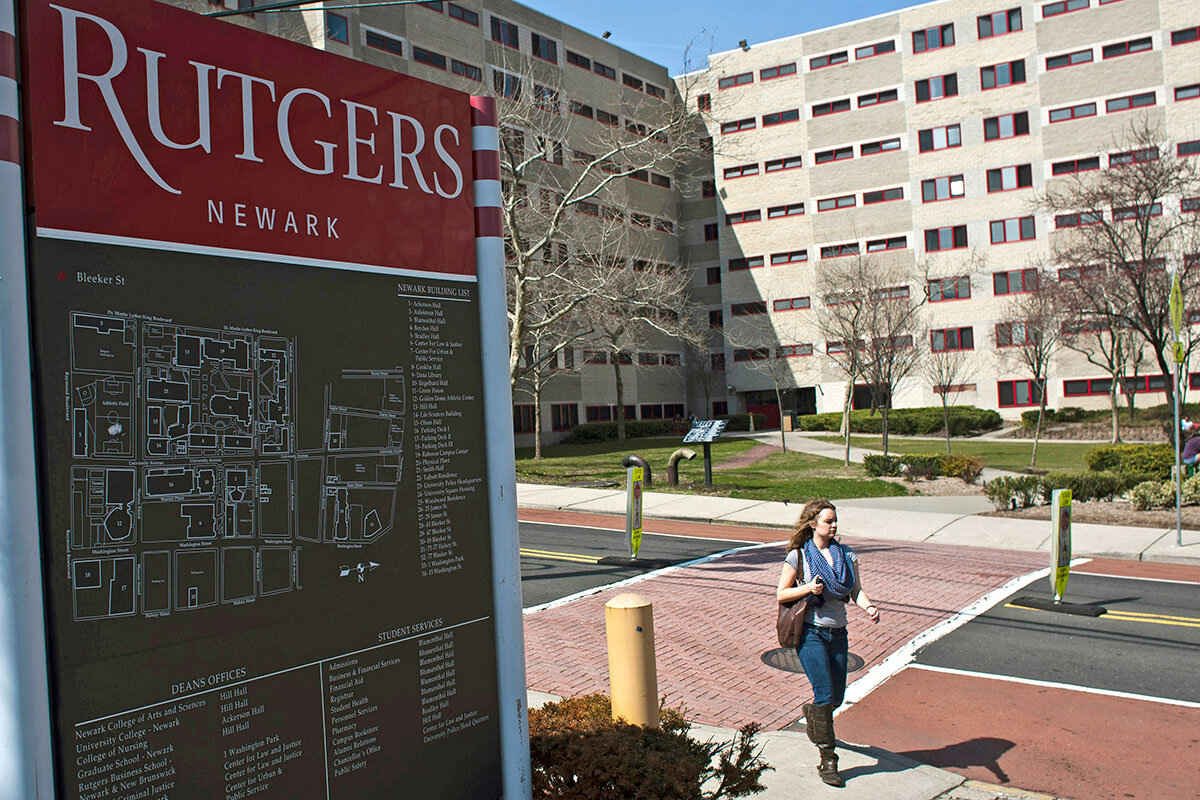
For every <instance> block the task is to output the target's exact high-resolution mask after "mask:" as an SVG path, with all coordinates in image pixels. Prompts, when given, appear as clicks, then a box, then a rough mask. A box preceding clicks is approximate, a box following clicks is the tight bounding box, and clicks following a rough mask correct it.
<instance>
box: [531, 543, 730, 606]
mask: <svg viewBox="0 0 1200 800" xmlns="http://www.w3.org/2000/svg"><path fill="white" fill-rule="evenodd" d="M520 536H521V600H522V605H523V606H524V607H525V608H529V607H531V606H537V605H541V604H542V603H548V602H550V601H551V600H557V599H559V598H560V597H566V596H568V595H572V594H575V593H576V592H581V591H583V590H585V589H591V588H594V587H596V586H604V585H606V584H609V583H613V582H615V581H620V580H624V579H626V578H632V577H634V576H636V575H641V574H643V573H645V572H649V571H651V570H653V569H659V568H661V567H663V566H666V565H668V564H681V563H683V562H685V561H691V560H693V559H696V558H702V557H704V556H707V555H711V554H712V553H719V552H721V551H723V550H729V549H731V548H734V547H744V546H746V544H747V542H744V541H730V540H727V539H706V538H700V537H694V536H668V535H662V534H654V533H647V534H645V535H644V536H643V538H642V545H641V548H640V549H639V551H638V559H639V560H641V561H644V562H645V563H643V564H639V565H637V566H620V565H612V564H601V563H599V562H600V559H602V558H606V557H607V558H624V557H627V556H628V555H629V550H628V548H629V545H628V541H627V540H626V538H625V533H624V531H614V530H604V529H601V528H590V527H581V526H572V525H555V524H551V523H545V522H521V523H520Z"/></svg>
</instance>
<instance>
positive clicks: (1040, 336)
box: [993, 268, 1063, 467]
mask: <svg viewBox="0 0 1200 800" xmlns="http://www.w3.org/2000/svg"><path fill="white" fill-rule="evenodd" d="M1035 269H1036V273H1035V277H1034V278H1032V279H1030V278H1029V277H1028V276H1026V277H1025V278H1024V288H1025V291H1024V292H1023V293H1021V294H1015V295H1012V296H1011V298H1010V300H1009V302H1008V304H1007V307H1006V309H1005V311H1004V313H1003V314H1002V315H1001V318H1000V322H999V323H997V325H996V329H995V333H994V334H993V335H994V337H995V345H996V347H997V348H998V350H999V352H1000V353H1002V354H1003V356H1004V357H1005V358H1007V359H1008V360H1009V361H1011V362H1013V363H1014V364H1015V365H1016V366H1017V367H1018V368H1020V369H1021V370H1022V371H1023V372H1024V373H1025V374H1026V375H1028V376H1029V397H1028V400H1030V401H1031V402H1036V403H1037V407H1038V416H1037V425H1036V427H1035V428H1034V431H1033V450H1032V452H1031V453H1030V457H1029V466H1030V467H1035V466H1037V448H1038V440H1039V439H1040V438H1041V434H1042V421H1043V419H1044V417H1045V414H1046V385H1047V379H1048V378H1049V373H1050V366H1051V363H1052V361H1053V359H1054V356H1055V354H1056V353H1057V352H1058V350H1059V348H1060V347H1061V346H1062V321H1063V316H1062V315H1063V311H1062V308H1061V306H1060V305H1059V304H1058V303H1057V302H1056V290H1057V286H1056V285H1055V281H1054V279H1053V278H1052V277H1051V276H1050V273H1049V272H1048V271H1047V270H1045V269H1043V268H1035ZM1013 399H1014V403H1013V404H1014V405H1024V404H1023V403H1018V402H1016V400H1017V398H1013Z"/></svg>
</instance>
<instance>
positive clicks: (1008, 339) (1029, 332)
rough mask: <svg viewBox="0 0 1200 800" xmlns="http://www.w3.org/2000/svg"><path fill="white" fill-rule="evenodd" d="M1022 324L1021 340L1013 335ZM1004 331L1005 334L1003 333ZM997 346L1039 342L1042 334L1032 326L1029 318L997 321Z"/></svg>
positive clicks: (1021, 345)
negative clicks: (1014, 320)
mask: <svg viewBox="0 0 1200 800" xmlns="http://www.w3.org/2000/svg"><path fill="white" fill-rule="evenodd" d="M1018 325H1019V326H1020V331H1021V336H1022V337H1023V338H1022V339H1021V340H1020V341H1017V340H1016V339H1015V338H1014V337H1013V330H1014V329H1015V328H1016V327H1017V326H1018ZM1002 332H1003V335H1002ZM995 335H996V347H997V348H1001V347H1025V346H1027V345H1031V344H1037V343H1038V340H1039V339H1040V338H1041V336H1040V335H1039V334H1038V332H1037V331H1036V330H1035V329H1033V328H1031V327H1030V324H1029V321H1028V320H1021V321H1016V322H997V323H996V334H995Z"/></svg>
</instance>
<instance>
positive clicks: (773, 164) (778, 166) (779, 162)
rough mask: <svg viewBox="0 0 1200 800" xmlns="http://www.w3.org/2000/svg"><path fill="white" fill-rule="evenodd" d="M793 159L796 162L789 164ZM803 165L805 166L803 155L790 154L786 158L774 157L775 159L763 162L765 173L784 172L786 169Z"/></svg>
mask: <svg viewBox="0 0 1200 800" xmlns="http://www.w3.org/2000/svg"><path fill="white" fill-rule="evenodd" d="M791 161H794V162H796V163H794V164H790V165H789V162H791ZM803 166H804V159H803V157H802V156H788V157H786V158H774V159H771V160H770V161H764V162H763V172H764V173H767V172H783V171H784V170H787V169H800V168H801V167H803Z"/></svg>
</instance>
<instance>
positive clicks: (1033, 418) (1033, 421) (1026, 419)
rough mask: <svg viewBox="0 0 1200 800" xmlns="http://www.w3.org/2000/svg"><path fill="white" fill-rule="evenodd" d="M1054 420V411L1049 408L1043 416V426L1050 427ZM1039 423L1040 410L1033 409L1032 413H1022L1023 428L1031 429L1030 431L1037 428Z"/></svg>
mask: <svg viewBox="0 0 1200 800" xmlns="http://www.w3.org/2000/svg"><path fill="white" fill-rule="evenodd" d="M1053 419H1054V409H1053V408H1047V409H1046V411H1045V413H1044V414H1043V415H1042V424H1043V425H1048V424H1049V423H1050V422H1051V420H1053ZM1037 421H1038V410H1037V409H1036V408H1035V409H1033V410H1032V411H1022V412H1021V427H1022V428H1030V429H1033V428H1036V427H1037Z"/></svg>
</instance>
